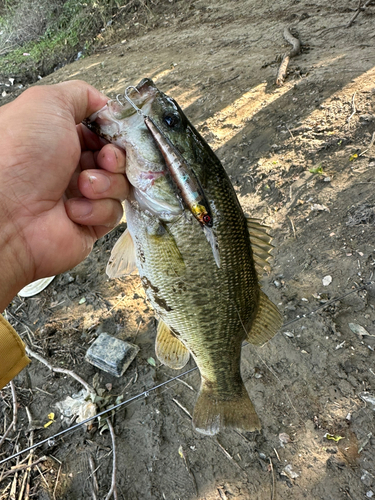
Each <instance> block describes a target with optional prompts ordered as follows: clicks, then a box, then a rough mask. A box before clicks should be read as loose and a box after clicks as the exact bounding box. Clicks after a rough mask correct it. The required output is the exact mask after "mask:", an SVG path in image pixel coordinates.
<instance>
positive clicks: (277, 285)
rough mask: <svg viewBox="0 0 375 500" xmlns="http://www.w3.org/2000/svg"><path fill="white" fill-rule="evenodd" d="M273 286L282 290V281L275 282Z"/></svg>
mask: <svg viewBox="0 0 375 500" xmlns="http://www.w3.org/2000/svg"><path fill="white" fill-rule="evenodd" d="M273 284H274V285H275V287H276V288H280V287H281V283H280V281H277V280H275V281H274V282H273Z"/></svg>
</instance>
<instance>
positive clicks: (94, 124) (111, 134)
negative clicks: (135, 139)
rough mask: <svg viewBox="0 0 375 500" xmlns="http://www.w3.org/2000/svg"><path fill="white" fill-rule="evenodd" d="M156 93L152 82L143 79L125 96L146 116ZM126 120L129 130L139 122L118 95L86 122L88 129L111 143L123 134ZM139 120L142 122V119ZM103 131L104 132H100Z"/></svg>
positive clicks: (131, 107)
mask: <svg viewBox="0 0 375 500" xmlns="http://www.w3.org/2000/svg"><path fill="white" fill-rule="evenodd" d="M135 89H136V90H135ZM157 92H158V89H157V88H156V87H155V85H154V83H153V81H152V80H150V79H149V78H143V80H141V81H140V82H139V83H138V85H137V86H136V87H132V88H131V91H130V92H129V93H128V94H127V96H128V97H129V99H130V100H131V101H132V103H133V104H134V105H135V106H136V107H137V108H138V109H140V110H141V111H142V112H143V114H144V115H147V114H148V113H149V111H150V108H151V104H152V102H153V100H154V98H155V97H156V94H157ZM127 119H128V127H129V128H130V127H132V126H134V125H135V124H136V122H139V121H140V117H139V116H138V114H137V110H136V109H135V108H134V107H133V106H132V105H131V103H130V102H129V101H127V99H126V98H125V97H124V96H122V95H121V94H118V95H117V97H116V99H110V100H109V101H107V104H106V105H105V106H103V108H101V109H99V111H96V112H95V113H93V114H92V115H91V116H90V117H89V118H88V119H87V121H86V122H87V124H88V125H89V128H91V129H94V131H95V132H97V133H99V135H101V136H102V137H104V138H105V139H107V140H110V141H111V139H112V140H113V139H116V138H117V137H118V136H120V134H121V132H123V130H124V120H127ZM141 120H142V122H143V118H141ZM103 130H105V131H106V132H105V133H103V132H100V131H103Z"/></svg>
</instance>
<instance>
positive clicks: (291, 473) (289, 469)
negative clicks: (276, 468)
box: [284, 464, 299, 479]
mask: <svg viewBox="0 0 375 500" xmlns="http://www.w3.org/2000/svg"><path fill="white" fill-rule="evenodd" d="M284 471H285V472H286V475H287V476H288V477H290V478H291V479H296V478H297V477H299V474H297V472H294V471H293V470H292V466H291V465H290V464H288V465H286V466H285V467H284Z"/></svg>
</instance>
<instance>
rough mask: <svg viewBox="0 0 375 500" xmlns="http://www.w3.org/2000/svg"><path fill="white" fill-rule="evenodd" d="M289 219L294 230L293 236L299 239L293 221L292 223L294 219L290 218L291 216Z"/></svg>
mask: <svg viewBox="0 0 375 500" xmlns="http://www.w3.org/2000/svg"><path fill="white" fill-rule="evenodd" d="M288 219H289V221H290V224H291V226H292V229H293V235H294V237H295V238H296V239H297V233H296V228H295V227H294V224H293V221H292V219H291V218H290V217H289V215H288Z"/></svg>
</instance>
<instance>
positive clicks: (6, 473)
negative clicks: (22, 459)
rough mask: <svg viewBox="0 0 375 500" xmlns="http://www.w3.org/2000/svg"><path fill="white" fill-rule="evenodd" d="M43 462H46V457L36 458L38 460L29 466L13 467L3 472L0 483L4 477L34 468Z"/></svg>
mask: <svg viewBox="0 0 375 500" xmlns="http://www.w3.org/2000/svg"><path fill="white" fill-rule="evenodd" d="M45 460H47V457H46V456H44V457H41V458H38V460H35V462H32V463H31V464H22V465H15V466H14V467H12V468H11V469H9V470H7V471H6V472H4V475H3V477H2V478H1V481H3V480H4V479H5V478H6V477H8V476H11V475H12V474H15V473H16V472H20V471H21V470H25V469H28V468H29V467H35V466H36V465H37V464H39V463H40V462H44V461H45Z"/></svg>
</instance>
